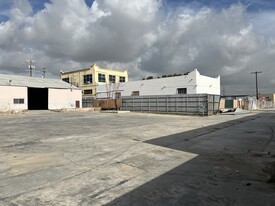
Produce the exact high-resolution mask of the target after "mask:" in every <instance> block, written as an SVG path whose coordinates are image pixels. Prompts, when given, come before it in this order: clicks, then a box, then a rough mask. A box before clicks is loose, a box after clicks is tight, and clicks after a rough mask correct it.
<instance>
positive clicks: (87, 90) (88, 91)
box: [83, 89, 93, 94]
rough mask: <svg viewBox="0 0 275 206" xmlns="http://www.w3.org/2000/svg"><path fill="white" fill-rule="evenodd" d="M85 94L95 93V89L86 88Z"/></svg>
mask: <svg viewBox="0 0 275 206" xmlns="http://www.w3.org/2000/svg"><path fill="white" fill-rule="evenodd" d="M83 93H84V94H93V90H92V89H85V90H84V91H83Z"/></svg>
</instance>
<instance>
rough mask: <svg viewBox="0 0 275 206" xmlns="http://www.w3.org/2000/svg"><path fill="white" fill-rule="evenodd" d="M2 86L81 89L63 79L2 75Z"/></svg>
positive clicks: (0, 76)
mask: <svg viewBox="0 0 275 206" xmlns="http://www.w3.org/2000/svg"><path fill="white" fill-rule="evenodd" d="M0 86H19V87H34V88H57V89H71V88H72V89H79V88H78V87H75V86H73V85H71V84H69V83H67V82H64V81H62V80H61V79H48V78H39V77H27V76H17V75H9V74H0Z"/></svg>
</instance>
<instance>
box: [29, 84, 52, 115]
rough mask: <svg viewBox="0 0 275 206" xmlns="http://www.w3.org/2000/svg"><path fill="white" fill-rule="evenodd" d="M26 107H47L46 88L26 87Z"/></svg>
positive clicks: (43, 108)
mask: <svg viewBox="0 0 275 206" xmlns="http://www.w3.org/2000/svg"><path fill="white" fill-rule="evenodd" d="M28 109H29V110H47V109H48V88H28Z"/></svg>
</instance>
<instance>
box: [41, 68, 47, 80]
mask: <svg viewBox="0 0 275 206" xmlns="http://www.w3.org/2000/svg"><path fill="white" fill-rule="evenodd" d="M47 71H48V70H46V69H45V68H43V70H42V78H45V77H46V72H47Z"/></svg>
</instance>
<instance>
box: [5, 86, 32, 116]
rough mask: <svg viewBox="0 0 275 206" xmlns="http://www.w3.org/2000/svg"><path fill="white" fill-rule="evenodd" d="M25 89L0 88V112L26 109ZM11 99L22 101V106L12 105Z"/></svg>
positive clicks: (26, 95) (26, 92) (26, 90)
mask: <svg viewBox="0 0 275 206" xmlns="http://www.w3.org/2000/svg"><path fill="white" fill-rule="evenodd" d="M27 97H28V89H27V87H16V86H0V110H1V111H8V110H24V109H28V98H27ZM13 99H24V104H14V103H13Z"/></svg>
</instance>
